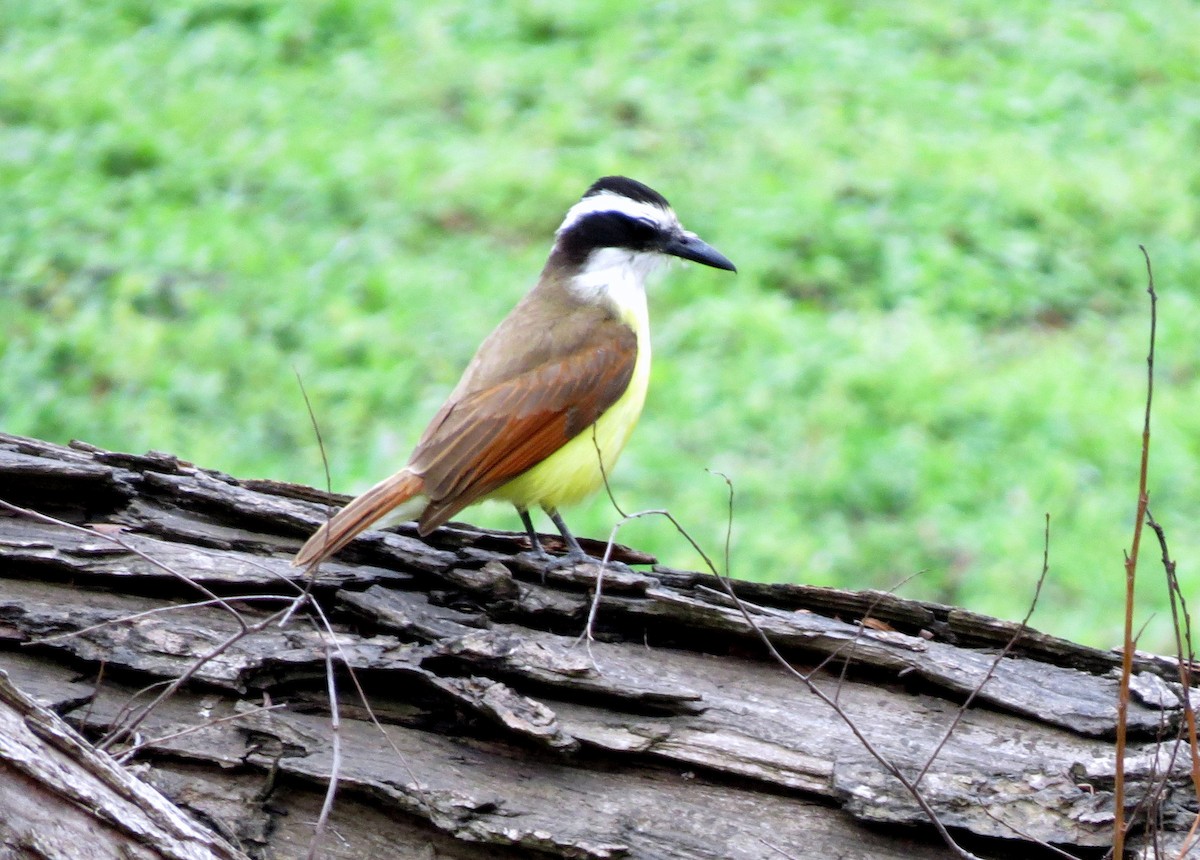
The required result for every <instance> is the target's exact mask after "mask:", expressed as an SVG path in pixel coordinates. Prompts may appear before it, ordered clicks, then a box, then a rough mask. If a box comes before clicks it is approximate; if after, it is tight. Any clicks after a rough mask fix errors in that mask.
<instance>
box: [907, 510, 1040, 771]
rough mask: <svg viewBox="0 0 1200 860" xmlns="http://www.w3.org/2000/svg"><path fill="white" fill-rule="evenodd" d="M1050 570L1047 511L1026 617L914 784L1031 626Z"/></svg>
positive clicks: (960, 708)
mask: <svg viewBox="0 0 1200 860" xmlns="http://www.w3.org/2000/svg"><path fill="white" fill-rule="evenodd" d="M1049 572H1050V514H1048V513H1047V514H1046V530H1045V533H1044V534H1043V537H1042V572H1041V574H1040V575H1039V576H1038V580H1037V585H1036V586H1034V589H1033V599H1032V600H1031V601H1029V609H1028V610H1027V611H1026V612H1025V617H1024V618H1022V619H1021V623H1020V624H1019V625H1018V626H1017V629H1016V630H1015V631H1014V632H1013V635H1012V636H1011V637H1009V640H1008V642H1007V643H1005V645H1004V648H1003V649H1001V651H1000V653H999V654H997V655H996V659H995V660H993V661H992V664H991V665H990V666H988V670H987V672H986V673H984V676H983V679H982V680H981V681H980V682H979V683H978V684H976V685H975V689H973V690H972V691H971V694H970V695H969V696H967V700H966V701H965V702H963V703H962V704H961V705H959V707H958V712H957V713H955V715H954V719H953V720H951V721H950V725H949V726H948V727H947V728H946V732H945V734H943V735H942V739H941V741H939V742H938V745H937V746H936V747H934V749H933V752H931V753H930V754H929V760H928V761H926V762H925V766H924V767H923V768H921V772H920V773H918V774H917V778H916V779H914V780H913V785H918V786H919V785H920V784H921V780H923V779H924V778H925V774H926V773H928V772H929V768H931V767H933V762H934V760H935V759H937V757H938V756H939V755H940V754H941V752H942V748H943V747H944V746H946V743H947V742H948V741H949V740H950V736H951V735H953V734H954V730H955V729H957V728H958V724H959V723H961V722H962V720H963V717H965V716H966V714H967V709H968V708H970V707H971V703H972V702H974V701H975V697H976V696H978V695H979V694H980V693H981V692H982V691H983V688H984V687H985V686H987V682H988V681H990V680H991V679H992V675H994V674H995V672H996V668H997V667H998V666H999V665H1000V661H1001V660H1003V659H1004V658H1005V657H1007V656H1008V655H1009V652H1010V651H1012V649H1013V648H1015V647H1016V644H1017V642H1018V640H1020V638H1021V634H1023V633H1024V632H1025V630H1026V629H1027V628H1028V626H1029V619H1030V618H1032V617H1033V611H1034V610H1035V609H1036V608H1037V604H1038V598H1039V597H1041V596H1042V585H1044V584H1045V582H1046V575H1047V574H1048V573H1049Z"/></svg>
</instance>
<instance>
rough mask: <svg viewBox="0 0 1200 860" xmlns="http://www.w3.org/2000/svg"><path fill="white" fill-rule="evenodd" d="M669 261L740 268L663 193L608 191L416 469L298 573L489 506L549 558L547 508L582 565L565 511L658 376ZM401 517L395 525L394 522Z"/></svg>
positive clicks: (569, 235)
mask: <svg viewBox="0 0 1200 860" xmlns="http://www.w3.org/2000/svg"><path fill="white" fill-rule="evenodd" d="M668 256H673V257H682V258H683V259H685V260H694V261H695V262H697V263H703V264H704V265H706V266H713V267H714V268H718V269H727V270H729V271H731V272H732V271H737V270H736V269H735V268H734V265H733V263H731V262H729V260H727V259H726V258H725V257H724V256H723V255H722V254H721V253H720V252H718V251H717V250H716V249H714V248H712V247H710V246H709V245H707V244H705V243H704V242H703V241H701V240H700V239H699V238H698V237H697V236H696V234H694V233H689V232H688V231H686V230H684V229H683V227H682V226H681V225H680V223H679V219H678V218H676V217H675V213H674V212H673V211H671V206H670V204H668V203H667V201H666V200H665V199H664V198H663V196H662V195H661V194H659V193H658V192H656V191H654V190H653V189H651V188H648V187H647V186H645V185H643V184H642V183H640V182H637V181H635V180H633V179H628V178H626V177H624V176H606V177H604V178H603V179H600V180H597V181H596V182H595V183H594V184H593V185H592V187H591V188H589V189H588V191H587V193H586V194H584V195H583V197H582V198H581V199H580V201H579V202H578V203H576V204H575V205H574V206H572V207H571V209H570V210H569V211H568V212H567V217H566V218H564V219H563V222H562V226H560V227H559V228H558V232H557V233H556V234H555V242H554V247H553V249H552V250H551V251H550V258H549V259H548V260H547V261H546V266H545V268H543V269H542V274H541V277H540V278H539V279H538V282H537V285H536V286H534V288H533V289H532V290H530V291H529V292H528V293H527V294H526V295H525V297H524V298H523V299H522V300H521V301H520V302H518V303H517V306H516V307H515V308H513V310H512V311H511V312H510V313H509V315H508V316H507V317H505V318H504V320H503V321H502V322H501V323H500V325H499V326H497V327H496V330H495V331H493V332H492V333H491V334H490V335H488V338H487V339H486V340H485V341H484V342H483V345H482V346H480V347H479V350H478V352H476V353H475V357H474V358H473V359H471V363H470V364H469V365H468V366H467V369H466V371H465V372H464V373H463V376H462V379H461V380H459V383H458V386H457V387H456V388H455V389H454V391H453V392H451V394H450V397H449V399H447V400H446V403H445V405H443V406H442V408H441V409H440V410H439V411H438V413H437V415H435V416H434V418H433V421H431V422H430V423H429V426H428V427H427V428H426V430H425V433H424V434H423V435H422V436H421V440H420V441H419V442H418V443H417V447H416V450H414V451H413V453H412V456H411V457H410V458H409V461H408V465H406V466H405V467H404V468H403V469H401V470H400V471H399V472H397V473H396V474H394V475H392V476H391V477H390V478H385V479H384V480H382V481H380V482H379V483H378V484H376V485H375V486H373V487H371V489H369V490H367V491H366V492H365V493H363V494H362V495H361V496H358V497H357V498H356V499H354V500H353V501H351V502H350V504H348V505H346V507H344V508H343V509H342V510H341V511H339V512H338V513H337V514H336V515H335V516H334V517H333V518H332V519H330V520H329V522H328V523H326V524H325V525H323V526H321V527H320V528H319V529H317V531H316V532H315V533H314V534H313V535H312V537H310V538H309V539H308V541H307V543H305V544H304V546H303V547H302V548H301V549H300V552H299V553H297V554H296V558H295V560H294V561H293V562H292V564H294V565H296V566H297V567H302V566H305V565H311V564H314V563H316V562H319V561H321V560H322V559H324V558H327V557H329V556H330V555H332V554H333V553H335V552H337V551H338V550H340V549H341V548H342V547H344V546H345V545H346V544H347V543H349V542H350V541H351V540H352V539H353V538H354V537H355V536H356V535H357V534H358V533H359V532H361V531H363V530H364V529H366V528H368V527H370V526H371V525H372V524H373V523H375V522H376V521H378V520H379V519H381V518H383V517H384V516H387V515H388V514H399V516H400V517H402V518H412V517H415V518H416V521H417V530H418V532H419V533H420V534H421V535H422V536H424V535H426V534H428V533H429V532H431V531H433V530H434V529H436V528H437V527H438V526H440V525H442V524H443V523H445V522H446V521H447V520H449V519H450V518H451V517H453V516H454V515H455V514H457V513H458V512H459V511H461V510H462V509H463V508H465V507H467V506H468V505H470V504H473V503H475V502H478V501H480V500H482V499H502V500H505V501H508V502H511V503H512V504H513V505H515V506H516V508H517V513H518V514H520V516H521V522H522V523H523V524H524V526H525V529H526V531H527V532H528V533H529V538H530V540H531V542H532V544H533V549H534V550H535V551H536V552H538V553H539V554H542V555H544V554H545V553H544V550H543V549H542V546H541V542H540V541H539V540H538V535H537V532H536V531H535V530H534V528H533V521H532V520H531V519H530V517H529V510H530V508H533V507H535V506H536V507H540V508H542V509H543V510H544V511H545V512H546V513H547V514H548V515H549V516H550V519H551V520H553V521H554V524H555V526H557V527H558V530H559V531H560V532H561V533H562V536H563V540H564V541H565V542H566V544H567V547H568V553H567V558H568V559H570V560H582V559H586V558H587V555H586V553H585V552H584V551H583V549H582V548H581V547H580V546H579V542H578V541H576V540H575V538H574V536H573V535H572V534H571V532H570V531H569V530H568V529H567V526H566V523H564V522H563V520H562V517H561V516H560V515H559V513H558V509H559V507H560V506H562V505H569V504H572V503H574V502H578V501H580V500H581V499H583V498H584V497H586V496H588V495H590V494H592V493H594V492H595V491H596V490H597V489H599V488H600V486H601V484H602V483H603V480H604V475H605V473H607V472H608V471H611V469H612V466H613V464H614V463H615V462H616V460H617V456H618V455H619V454H620V453H621V449H622V448H623V447H624V446H625V442H626V441H627V440H628V439H629V434H630V433H631V432H632V431H633V427H634V425H635V424H636V423H637V420H638V416H639V415H640V414H641V411H642V404H643V402H644V401H645V399H646V385H647V383H648V382H649V379H650V321H649V317H648V316H647V313H646V292H645V282H646V276H647V275H649V274H650V273H651V272H652V271H653V270H655V269H656V268H658V267H659V266H660V265H661V264H662V263H663V262H664V261H665V260H666V259H667V258H668ZM394 518H395V517H394V516H393V517H389V520H391V519H394Z"/></svg>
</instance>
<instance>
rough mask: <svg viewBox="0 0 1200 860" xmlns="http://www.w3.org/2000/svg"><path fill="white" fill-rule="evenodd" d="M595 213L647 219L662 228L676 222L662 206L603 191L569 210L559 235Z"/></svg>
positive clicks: (585, 198)
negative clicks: (612, 213)
mask: <svg viewBox="0 0 1200 860" xmlns="http://www.w3.org/2000/svg"><path fill="white" fill-rule="evenodd" d="M593 212H621V213H624V214H625V215H628V216H629V217H631V218H646V219H648V220H650V221H653V222H654V223H655V224H660V225H662V226H667V225H669V224H670V223H671V222H673V221H674V220H675V216H674V215H673V214H672V213H671V212H670V211H668V210H665V209H663V208H662V207H661V206H656V205H654V204H653V203H643V202H642V201H640V200H630V199H629V198H628V197H626V196H624V195H622V194H614V193H613V192H611V191H601V192H600V193H599V194H593V195H592V196H590V197H584V198H583V199H582V200H580V201H579V202H578V203H576V204H575V205H574V206H572V207H571V208H570V209H569V210H567V217H566V218H564V219H563V222H562V225H561V226H560V227H559V228H558V230H557V233H561V232H562V231H564V230H566V229H567V228H569V227H571V226H573V225H574V224H576V223H577V222H578V221H579V219H581V218H583V217H584V216H585V215H591V214H592V213H593Z"/></svg>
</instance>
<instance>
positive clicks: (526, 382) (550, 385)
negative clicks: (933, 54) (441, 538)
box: [408, 320, 637, 532]
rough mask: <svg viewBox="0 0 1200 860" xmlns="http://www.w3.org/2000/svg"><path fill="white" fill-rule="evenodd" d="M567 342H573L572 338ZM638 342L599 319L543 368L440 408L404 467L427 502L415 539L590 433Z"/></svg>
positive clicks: (627, 371)
mask: <svg viewBox="0 0 1200 860" xmlns="http://www.w3.org/2000/svg"><path fill="white" fill-rule="evenodd" d="M572 339H573V340H574V339H575V338H572ZM636 360H637V337H636V335H635V334H634V332H633V330H632V329H631V328H629V326H627V325H625V324H624V323H621V322H619V321H617V320H605V321H604V322H601V323H599V324H598V325H594V326H592V327H590V328H588V329H587V330H586V331H585V332H582V333H581V336H580V337H579V338H578V342H577V343H574V344H571V345H570V348H568V349H565V350H563V351H562V354H561V357H559V358H553V357H547V359H546V360H545V361H543V362H542V363H540V364H537V365H535V366H533V367H531V368H529V369H528V370H525V371H524V372H519V373H516V374H514V375H512V376H510V377H509V378H507V379H503V380H501V381H498V382H496V383H494V384H491V385H488V386H487V387H484V388H481V389H479V390H477V391H472V392H469V393H463V394H462V396H460V397H458V398H457V399H452V400H451V402H449V403H447V404H446V405H445V406H443V407H442V410H441V412H439V413H438V415H437V416H436V417H435V418H434V420H433V421H432V422H431V423H430V426H429V429H428V430H426V431H425V435H424V437H423V438H422V439H421V441H420V443H419V444H418V446H417V449H416V451H414V452H413V456H412V459H411V460H410V461H409V466H408V468H409V469H411V470H412V471H413V472H415V473H416V474H418V475H420V476H421V477H422V478H423V479H424V492H425V494H426V495H428V497H429V500H430V503H429V507H428V508H426V510H425V513H424V514H423V515H422V517H421V530H422V532H425V531H430V530H432V529H434V528H437V526H439V525H441V524H442V523H444V522H446V521H447V520H448V519H450V518H451V517H452V516H454V515H455V514H456V513H458V512H459V511H460V510H462V509H463V508H465V507H466V506H467V505H470V504H471V503H472V502H475V501H478V500H479V499H480V498H482V497H483V496H486V495H487V494H488V493H490V492H491V491H492V490H495V489H496V488H497V487H501V486H503V485H504V484H505V483H507V482H508V481H510V480H512V479H513V478H515V477H517V476H518V475H520V474H521V473H522V472H524V471H525V470H527V469H529V468H532V467H533V466H536V465H537V464H538V463H540V462H541V461H542V460H544V459H546V458H547V457H549V456H550V455H551V454H553V453H554V452H555V451H557V450H558V449H559V448H561V447H562V446H563V445H564V444H566V443H567V442H568V441H570V440H571V439H572V438H574V437H575V436H577V435H578V434H579V433H581V432H583V431H584V430H585V429H587V428H588V427H590V426H591V425H592V424H593V423H594V422H595V421H596V419H597V418H599V417H600V416H601V415H602V414H604V412H605V410H607V409H608V408H609V407H610V406H612V405H613V404H614V403H615V402H616V401H617V399H618V398H620V396H621V395H622V394H623V393H625V389H626V388H628V387H629V380H630V378H631V377H632V376H633V366H634V363H635V362H636Z"/></svg>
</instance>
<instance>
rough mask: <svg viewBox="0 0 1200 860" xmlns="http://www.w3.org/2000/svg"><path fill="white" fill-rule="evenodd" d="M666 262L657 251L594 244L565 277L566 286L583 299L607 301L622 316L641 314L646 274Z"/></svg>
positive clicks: (593, 301)
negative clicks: (579, 265)
mask: <svg viewBox="0 0 1200 860" xmlns="http://www.w3.org/2000/svg"><path fill="white" fill-rule="evenodd" d="M666 262H667V258H666V257H665V256H663V255H662V254H659V253H656V252H643V251H630V250H628V249H626V248H597V249H596V250H595V251H592V253H591V254H589V255H588V259H587V262H586V263H584V265H583V268H581V269H580V270H579V272H578V274H576V275H574V276H572V277H571V279H570V280H569V281H568V288H569V289H570V290H571V292H573V293H574V294H575V295H577V296H578V297H579V298H581V299H583V300H584V301H586V302H591V303H594V304H605V305H608V306H609V307H611V308H612V309H613V310H614V311H615V312H616V313H617V315H618V316H620V317H621V318H622V319H625V320H628V319H629V318H630V317H631V316H635V317H640V316H644V315H645V313H646V311H645V307H646V278H647V277H648V276H649V275H650V273H651V272H654V271H656V270H658V269H660V268H662V266H663V264H664V263H666Z"/></svg>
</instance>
